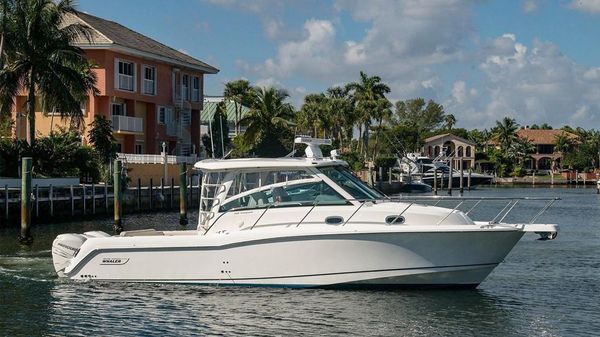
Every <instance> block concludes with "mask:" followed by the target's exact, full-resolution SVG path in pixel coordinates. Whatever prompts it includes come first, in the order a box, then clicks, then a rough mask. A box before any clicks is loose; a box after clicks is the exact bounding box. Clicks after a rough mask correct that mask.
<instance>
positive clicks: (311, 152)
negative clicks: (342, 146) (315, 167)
mask: <svg viewBox="0 0 600 337" xmlns="http://www.w3.org/2000/svg"><path fill="white" fill-rule="evenodd" d="M294 143H295V144H306V149H305V150H304V153H305V154H306V158H314V159H320V158H323V152H321V148H320V147H319V146H321V145H331V139H320V138H310V137H296V139H294Z"/></svg>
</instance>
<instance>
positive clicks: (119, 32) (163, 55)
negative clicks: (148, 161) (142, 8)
mask: <svg viewBox="0 0 600 337" xmlns="http://www.w3.org/2000/svg"><path fill="white" fill-rule="evenodd" d="M69 20H73V21H79V22H81V23H82V24H85V25H87V26H89V27H90V28H91V33H92V34H91V35H92V38H91V40H90V41H88V40H87V39H84V38H81V39H79V40H78V41H76V42H75V44H76V45H77V46H79V47H81V48H82V49H83V50H84V51H85V53H86V55H87V57H88V58H89V59H90V60H92V61H93V62H94V63H95V64H96V65H97V68H96V69H95V70H94V71H95V72H96V74H97V77H98V82H97V88H98V90H99V94H98V95H97V96H93V95H90V96H89V98H88V100H87V101H86V102H82V105H81V108H82V111H83V113H84V121H85V126H86V129H85V130H84V131H83V135H84V142H86V141H87V140H86V138H87V128H89V127H88V124H89V123H91V122H92V121H93V120H94V116H95V115H97V114H100V115H103V116H106V117H107V118H108V119H110V120H111V121H112V123H113V134H114V136H115V138H116V139H117V142H118V144H119V148H120V151H119V152H124V153H138V154H158V153H160V152H161V151H162V147H163V144H164V146H166V149H167V152H168V153H169V154H176V155H190V154H192V153H198V152H199V149H200V145H201V140H200V111H202V108H203V106H202V105H203V96H204V93H203V89H204V75H205V74H216V73H217V72H218V71H219V70H218V69H216V68H215V67H212V66H210V65H208V64H206V63H204V62H202V61H200V60H197V59H195V58H193V57H191V56H189V55H187V54H184V53H182V52H180V51H177V50H175V49H173V48H170V47H168V46H166V45H164V44H162V43H160V42H158V41H155V40H153V39H151V38H149V37H147V36H144V35H142V34H140V33H137V32H135V31H133V30H131V29H129V28H127V27H124V26H122V25H120V24H118V23H116V22H112V21H108V20H105V19H101V18H98V17H95V16H92V15H89V14H85V13H81V12H80V13H79V16H78V17H77V16H74V15H72V16H70V17H69ZM25 99H26V97H25V96H19V97H17V101H16V103H17V104H16V105H15V106H16V109H17V111H18V112H20V111H24V110H25V105H24V103H25ZM38 106H39V105H38ZM21 115H22V114H19V113H16V133H17V136H18V137H20V138H25V137H26V131H27V130H26V128H27V123H26V118H22V117H20V116H21ZM66 125H68V121H66V120H61V119H60V117H59V116H56V114H53V113H43V112H37V113H36V129H37V132H38V133H39V134H48V133H49V132H50V131H51V130H52V129H54V130H56V128H57V127H60V126H66Z"/></svg>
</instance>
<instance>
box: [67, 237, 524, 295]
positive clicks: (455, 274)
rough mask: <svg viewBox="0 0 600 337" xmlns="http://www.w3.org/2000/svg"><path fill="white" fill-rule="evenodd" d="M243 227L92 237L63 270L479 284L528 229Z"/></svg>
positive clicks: (115, 275) (75, 275)
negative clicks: (286, 231)
mask: <svg viewBox="0 0 600 337" xmlns="http://www.w3.org/2000/svg"><path fill="white" fill-rule="evenodd" d="M256 232H258V231H256ZM243 234H244V235H242V234H238V235H233V234H229V235H227V236H226V237H221V238H219V240H218V242H220V244H213V242H211V238H209V237H207V236H202V235H193V236H189V237H183V236H173V237H164V236H163V237H161V240H160V244H158V242H159V241H158V240H152V239H153V238H145V237H132V238H122V237H111V238H100V239H90V240H89V242H86V243H85V244H84V246H82V249H81V253H80V254H83V255H81V256H79V255H78V256H77V258H76V259H75V260H74V261H73V263H72V266H69V267H68V268H66V269H65V271H64V274H65V276H67V277H70V278H72V279H76V280H107V281H131V282H177V283H199V284H224V285H247V286H281V287H411V286H422V287H447V286H457V287H475V286H477V285H478V284H479V283H481V282H482V281H483V280H484V279H485V278H486V277H487V275H488V274H489V273H490V272H491V271H492V270H493V269H494V268H495V267H496V266H497V265H498V264H499V263H500V262H501V261H502V260H503V259H504V257H505V256H506V255H507V254H508V253H509V252H510V250H511V249H512V247H513V246H514V245H515V244H516V243H517V242H518V240H519V239H520V238H521V236H522V235H523V232H521V231H518V230H507V229H502V230H474V231H450V232H443V231H439V229H438V231H437V232H434V231H431V232H414V231H404V232H379V233H356V232H346V233H341V234H306V235H288V236H274V237H271V238H264V237H263V238H260V239H257V238H253V237H252V234H255V233H250V231H249V232H248V233H243ZM215 236H221V235H215ZM236 236H238V237H236ZM224 239H227V240H229V242H228V243H223V241H224ZM148 240H149V241H148ZM144 242H145V243H144ZM86 245H87V246H88V247H86Z"/></svg>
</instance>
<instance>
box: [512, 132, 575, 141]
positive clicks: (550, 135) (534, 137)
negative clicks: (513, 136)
mask: <svg viewBox="0 0 600 337" xmlns="http://www.w3.org/2000/svg"><path fill="white" fill-rule="evenodd" d="M561 134H565V135H566V136H567V137H569V138H570V139H572V140H577V139H578V138H579V137H577V135H575V134H572V133H570V132H567V131H564V130H560V129H554V130H532V129H520V130H519V131H517V136H519V137H520V138H527V139H529V141H530V142H532V143H533V144H554V143H555V142H556V137H557V136H558V135H561Z"/></svg>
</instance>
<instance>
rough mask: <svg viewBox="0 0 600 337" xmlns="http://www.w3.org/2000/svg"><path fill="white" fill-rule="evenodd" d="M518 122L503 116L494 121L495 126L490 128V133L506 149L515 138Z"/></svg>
mask: <svg viewBox="0 0 600 337" xmlns="http://www.w3.org/2000/svg"><path fill="white" fill-rule="evenodd" d="M518 129H519V124H518V123H517V122H516V121H515V119H514V118H510V117H504V119H502V121H496V126H495V127H494V128H493V129H492V135H493V136H494V137H495V138H496V140H497V141H498V143H500V146H501V148H502V149H503V150H504V151H507V150H508V149H509V148H510V147H511V145H512V144H513V143H514V142H515V141H516V140H517V138H518V136H517V130H518Z"/></svg>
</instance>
